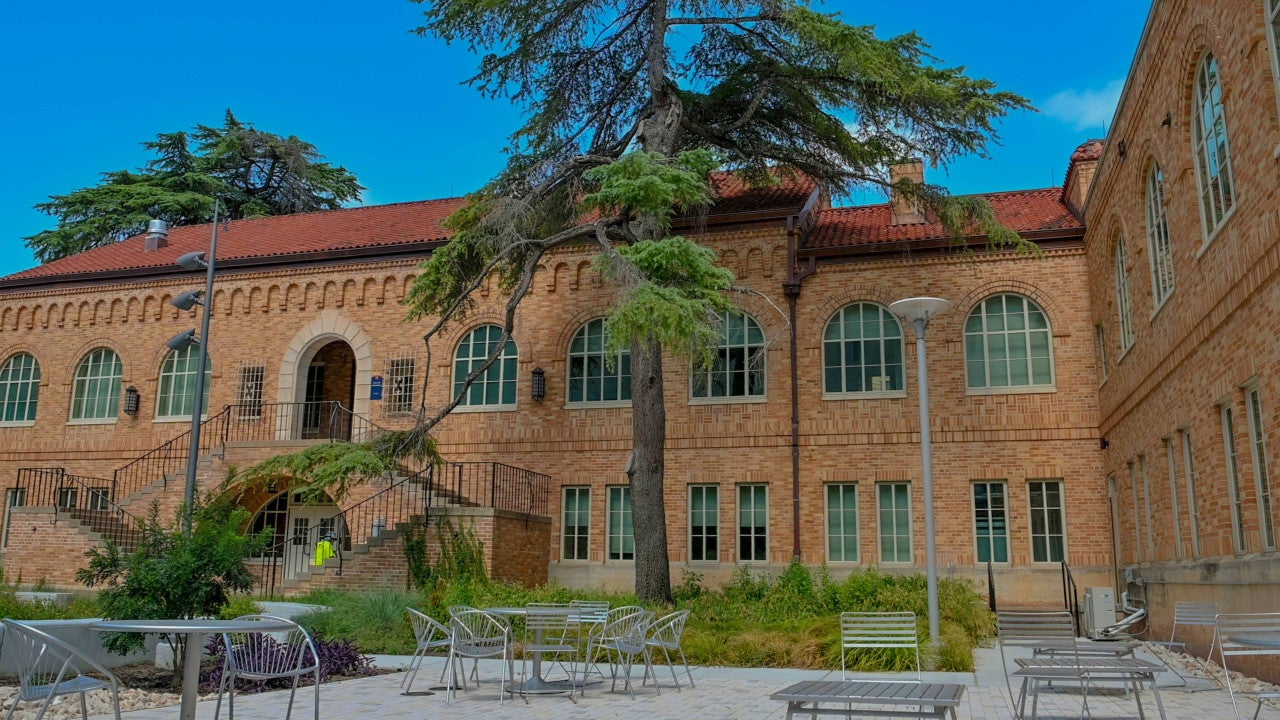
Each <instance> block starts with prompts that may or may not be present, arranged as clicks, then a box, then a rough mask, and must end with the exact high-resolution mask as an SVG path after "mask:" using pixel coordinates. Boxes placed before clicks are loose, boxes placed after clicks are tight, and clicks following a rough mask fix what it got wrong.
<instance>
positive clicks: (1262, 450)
mask: <svg viewBox="0 0 1280 720" xmlns="http://www.w3.org/2000/svg"><path fill="white" fill-rule="evenodd" d="M1244 403H1245V411H1246V412H1247V413H1248V416H1249V448H1250V449H1251V450H1252V451H1253V471H1254V480H1255V482H1256V484H1257V491H1258V519H1259V526H1260V527H1261V530H1262V546H1263V547H1264V548H1273V547H1275V546H1276V531H1275V526H1274V525H1273V523H1272V518H1271V476H1270V475H1269V474H1268V472H1267V430H1266V425H1264V424H1263V422H1262V394H1261V393H1260V392H1259V390H1258V388H1256V387H1255V388H1250V389H1248V390H1246V391H1245V394H1244Z"/></svg>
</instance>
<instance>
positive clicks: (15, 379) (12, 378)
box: [0, 353, 40, 425]
mask: <svg viewBox="0 0 1280 720" xmlns="http://www.w3.org/2000/svg"><path fill="white" fill-rule="evenodd" d="M39 398H40V363H38V362H36V359H35V356H33V355H31V354H30V353H18V354H17V355H14V356H13V357H11V358H9V360H8V361H7V362H6V363H5V364H4V367H3V368H0V423H3V424H10V423H12V424H15V425H27V424H30V423H33V422H35V421H36V403H37V401H38V400H39Z"/></svg>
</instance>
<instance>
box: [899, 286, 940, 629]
mask: <svg viewBox="0 0 1280 720" xmlns="http://www.w3.org/2000/svg"><path fill="white" fill-rule="evenodd" d="M949 307H951V303H949V302H947V301H946V300H943V299H942V298H935V297H914V298H907V299H906V300H899V301H897V302H895V303H891V304H890V305H889V312H891V313H893V314H894V315H896V316H898V317H899V318H901V319H902V320H903V322H909V323H911V325H912V327H913V328H914V329H915V333H916V370H917V373H918V374H919V376H920V457H921V464H922V465H923V469H922V473H923V476H924V547H925V564H926V567H927V570H926V572H927V580H928V595H929V642H930V644H934V645H936V644H937V642H938V640H939V631H938V549H937V542H936V540H935V538H934V529H933V448H932V436H931V433H930V429H929V368H928V364H927V363H926V362H925V348H924V335H925V328H927V327H929V321H930V320H932V319H933V317H934V316H935V315H937V314H938V313H940V312H943V311H944V310H946V309H947V308H949Z"/></svg>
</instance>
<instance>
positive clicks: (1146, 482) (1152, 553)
mask: <svg viewBox="0 0 1280 720" xmlns="http://www.w3.org/2000/svg"><path fill="white" fill-rule="evenodd" d="M1138 465H1140V466H1141V467H1142V507H1143V508H1144V509H1145V510H1146V514H1145V515H1144V516H1143V517H1144V518H1145V519H1146V521H1147V558H1148V559H1149V560H1151V561H1152V562H1155V560H1156V529H1155V522H1154V520H1155V518H1154V517H1152V515H1151V475H1150V474H1148V473H1147V456H1146V455H1139V456H1138Z"/></svg>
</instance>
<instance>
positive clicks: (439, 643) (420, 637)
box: [400, 608, 453, 694]
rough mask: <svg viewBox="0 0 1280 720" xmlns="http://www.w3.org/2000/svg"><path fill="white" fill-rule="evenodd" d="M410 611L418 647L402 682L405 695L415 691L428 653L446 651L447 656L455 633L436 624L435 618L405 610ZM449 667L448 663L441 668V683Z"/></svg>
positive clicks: (411, 609)
mask: <svg viewBox="0 0 1280 720" xmlns="http://www.w3.org/2000/svg"><path fill="white" fill-rule="evenodd" d="M405 610H408V611H409V621H410V622H411V623H413V638H414V640H415V641H416V642H417V644H418V647H417V648H416V649H415V650H414V651H413V659H412V660H410V661H409V668H408V671H407V672H406V673H405V676H404V678H403V679H401V680H400V687H402V688H404V691H405V694H408V693H409V692H410V691H411V690H412V689H413V681H414V679H415V678H416V677H417V676H418V668H420V667H422V661H423V660H424V659H425V658H426V656H427V653H429V652H431V651H432V650H444V651H445V652H446V654H447V653H448V650H449V645H450V644H451V643H452V642H453V632H452V631H450V630H449V628H447V627H445V626H444V625H441V624H440V623H438V622H436V620H435V619H434V618H432V617H431V616H430V615H427V614H425V613H421V612H418V611H417V610H414V609H413V608H405ZM448 667H449V665H448V663H446V664H445V665H444V666H443V667H441V668H440V682H444V673H445V670H447V669H448Z"/></svg>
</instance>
